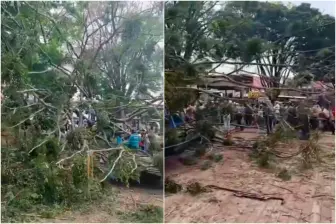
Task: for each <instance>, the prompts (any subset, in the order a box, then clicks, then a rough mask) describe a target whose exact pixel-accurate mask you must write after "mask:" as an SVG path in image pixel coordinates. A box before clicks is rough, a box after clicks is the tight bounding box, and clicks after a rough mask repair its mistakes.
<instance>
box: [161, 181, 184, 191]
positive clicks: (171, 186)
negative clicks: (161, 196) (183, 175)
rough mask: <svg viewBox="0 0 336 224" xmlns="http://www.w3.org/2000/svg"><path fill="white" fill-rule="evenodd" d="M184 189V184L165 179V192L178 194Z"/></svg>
mask: <svg viewBox="0 0 336 224" xmlns="http://www.w3.org/2000/svg"><path fill="white" fill-rule="evenodd" d="M181 190H182V185H180V184H177V183H176V182H174V181H173V180H171V179H169V178H166V180H165V192H168V193H173V194H176V193H177V192H180V191H181Z"/></svg>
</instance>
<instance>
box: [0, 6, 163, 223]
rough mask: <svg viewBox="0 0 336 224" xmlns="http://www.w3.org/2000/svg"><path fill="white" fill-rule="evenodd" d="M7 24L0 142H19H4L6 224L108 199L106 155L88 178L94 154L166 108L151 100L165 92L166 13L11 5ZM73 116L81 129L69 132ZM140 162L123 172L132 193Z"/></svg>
mask: <svg viewBox="0 0 336 224" xmlns="http://www.w3.org/2000/svg"><path fill="white" fill-rule="evenodd" d="M1 19H2V24H1V33H2V35H1V57H2V61H1V67H2V74H1V75H2V77H1V78H2V79H1V84H2V88H1V90H2V93H3V95H4V96H5V99H4V100H2V102H1V104H2V107H1V109H2V113H1V118H2V121H3V122H2V135H5V134H6V135H7V137H8V138H13V139H14V140H13V141H11V142H10V144H4V143H5V142H4V141H2V146H3V147H2V158H1V159H2V163H1V170H2V173H1V175H2V189H3V190H2V196H3V201H4V203H5V205H4V206H2V208H3V211H4V213H3V215H2V221H5V222H7V221H20V222H23V221H29V220H28V219H29V217H25V216H24V215H22V216H21V215H20V214H21V213H28V212H30V211H32V210H34V209H36V211H33V212H39V209H38V208H39V206H40V205H41V206H49V207H52V206H58V207H59V208H64V207H69V206H73V205H75V204H78V203H83V202H84V201H87V200H93V199H95V198H96V197H99V196H101V194H102V189H101V187H100V184H99V180H100V178H103V175H104V174H105V173H102V172H101V171H99V170H101V168H100V167H99V159H100V158H101V157H100V156H102V157H104V156H105V155H100V154H98V153H97V154H95V155H94V156H92V157H93V158H92V160H91V162H92V165H93V167H94V168H93V170H94V173H93V175H89V172H88V163H89V161H88V158H87V155H88V153H89V150H99V149H101V148H111V147H112V146H111V143H110V142H109V141H108V140H107V138H105V136H106V135H107V134H110V132H115V131H116V130H117V128H116V126H117V125H116V124H115V122H118V121H119V122H120V123H127V122H128V121H129V120H132V118H133V117H135V116H141V114H143V113H146V112H147V110H148V108H149V107H153V105H151V103H147V102H144V101H145V100H148V99H151V100H154V101H153V102H156V101H158V100H161V98H162V97H153V96H152V94H153V92H154V93H155V94H156V93H157V91H158V90H159V89H160V88H161V86H162V81H161V80H162V60H163V55H162V52H163V51H162V49H161V47H160V44H159V42H160V41H162V38H163V37H162V35H163V32H162V4H155V3H149V4H147V5H146V6H145V5H142V4H139V3H135V2H104V3H102V4H96V3H95V2H60V3H59V2H28V1H21V2H9V1H7V2H1ZM118 71H121V73H117V72H118ZM155 94H154V95H155ZM156 95H157V94H156ZM155 100H156V101H155ZM139 108H141V109H139ZM88 109H95V111H96V112H97V114H96V115H97V120H98V122H97V127H92V128H84V127H83V126H84V122H83V115H82V112H83V111H86V110H88ZM73 112H77V113H78V114H79V115H78V117H79V120H80V122H79V127H75V125H74V122H73V121H72V124H71V125H69V122H68V121H69V120H71V119H72V116H73ZM126 113H127V114H128V116H127V117H126ZM121 116H122V117H121ZM125 117H126V118H125ZM160 118H161V117H160ZM66 126H68V127H67V128H66ZM66 129H67V132H65V130H66ZM5 146H6V147H5ZM132 158H133V154H131V156H128V157H126V158H123V159H124V160H121V161H120V162H121V163H120V164H119V165H120V166H118V167H117V168H116V171H117V173H118V172H119V177H120V179H122V180H123V181H124V182H125V183H128V181H129V178H131V179H132V178H133V179H134V178H135V179H136V178H137V177H138V176H137V175H138V172H131V171H132V170H133V166H132V168H131V167H129V166H128V164H129V159H130V160H132ZM113 162H114V160H112V161H110V163H111V164H110V163H109V162H108V164H107V166H109V165H112V164H113ZM125 173H126V174H127V175H124V174H125ZM130 173H132V174H133V175H134V177H133V176H130V175H129V174H130ZM117 176H118V175H117ZM98 178H99V180H98ZM41 210H43V211H45V209H41ZM41 212H42V211H41ZM30 221H34V220H30Z"/></svg>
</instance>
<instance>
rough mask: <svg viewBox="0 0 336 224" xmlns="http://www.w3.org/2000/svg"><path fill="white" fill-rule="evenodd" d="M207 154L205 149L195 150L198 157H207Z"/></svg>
mask: <svg viewBox="0 0 336 224" xmlns="http://www.w3.org/2000/svg"><path fill="white" fill-rule="evenodd" d="M205 153H206V148H205V147H199V148H196V149H195V156H196V157H201V156H203V155H205Z"/></svg>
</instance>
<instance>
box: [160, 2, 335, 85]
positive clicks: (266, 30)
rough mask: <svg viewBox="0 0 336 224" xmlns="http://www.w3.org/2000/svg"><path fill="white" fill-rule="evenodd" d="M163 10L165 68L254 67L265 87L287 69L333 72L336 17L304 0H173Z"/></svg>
mask: <svg viewBox="0 0 336 224" xmlns="http://www.w3.org/2000/svg"><path fill="white" fill-rule="evenodd" d="M165 10H166V20H165V33H166V35H165V37H166V38H165V52H166V55H165V64H166V68H170V69H172V68H175V69H176V68H178V67H180V68H182V67H183V69H184V70H185V71H186V73H188V72H190V71H193V72H194V73H195V70H196V71H199V72H202V71H207V72H209V71H213V70H214V69H215V68H216V67H217V66H220V65H225V64H234V65H237V68H238V70H239V69H243V68H244V67H247V66H257V68H258V71H259V75H260V76H261V77H268V78H269V79H262V80H263V85H264V86H267V87H272V86H273V87H278V86H279V85H281V84H283V83H284V82H285V81H286V79H287V78H288V77H289V75H290V74H292V75H294V76H296V75H300V74H306V73H309V74H312V75H313V77H314V79H315V80H322V79H324V78H326V77H330V76H333V74H334V73H335V72H334V67H335V66H334V61H335V56H334V55H335V54H334V53H335V18H334V17H333V16H330V15H325V14H322V13H321V12H320V11H319V10H318V9H314V8H311V6H310V4H308V3H302V4H301V5H298V6H293V5H284V4H283V3H279V2H255V1H254V2H250V1H243V2H225V3H221V4H220V3H218V2H202V1H201V2H180V1H175V2H168V3H166V8H165ZM196 73H197V72H196ZM268 80H270V81H268Z"/></svg>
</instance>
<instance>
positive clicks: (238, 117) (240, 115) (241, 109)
mask: <svg viewBox="0 0 336 224" xmlns="http://www.w3.org/2000/svg"><path fill="white" fill-rule="evenodd" d="M236 108H237V113H236V116H235V120H236V122H237V125H238V127H239V128H240V130H241V131H243V130H244V127H243V125H242V119H243V113H244V107H242V106H241V105H240V104H237V107H236Z"/></svg>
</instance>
